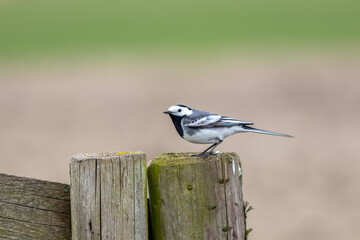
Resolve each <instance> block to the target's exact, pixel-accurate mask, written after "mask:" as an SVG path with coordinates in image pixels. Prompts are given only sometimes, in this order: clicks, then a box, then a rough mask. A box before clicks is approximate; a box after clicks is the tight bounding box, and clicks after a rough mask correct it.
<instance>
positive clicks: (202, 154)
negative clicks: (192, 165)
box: [190, 151, 220, 157]
mask: <svg viewBox="0 0 360 240" xmlns="http://www.w3.org/2000/svg"><path fill="white" fill-rule="evenodd" d="M218 154H220V152H219V151H216V152H207V153H200V154H191V155H190V156H191V157H208V156H210V155H218Z"/></svg>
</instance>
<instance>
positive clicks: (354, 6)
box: [0, 0, 360, 59]
mask: <svg viewBox="0 0 360 240" xmlns="http://www.w3.org/2000/svg"><path fill="white" fill-rule="evenodd" d="M359 15H360V1H358V0H342V1H331V0H330V1H329V0H313V1H285V0H272V1H267V0H257V1H248V0H246V1H221V2H220V1H217V0H207V1H201V0H198V1H192V0H182V1H158V0H154V1H145V0H138V1H112V0H110V1H99V0H94V1H84V0H63V1H45V0H35V1H15V2H14V1H0V59H3V58H5V59H9V58H13V57H19V56H20V57H25V56H28V57H32V56H34V55H35V56H37V55H46V56H53V55H55V54H56V55H64V54H67V53H69V52H70V53H71V54H74V53H84V52H85V53H86V52H88V51H91V52H96V51H100V52H103V51H107V52H114V51H116V50H117V51H134V50H135V51H138V52H141V51H153V50H154V49H155V51H159V50H163V51H164V50H168V49H172V50H174V49H176V50H177V51H179V52H183V51H186V52H193V51H205V52H206V51H216V50H218V49H224V48H225V49H231V48H233V47H241V48H244V47H249V46H250V47H251V46H255V48H256V47H259V46H262V47H265V48H269V47H270V48H272V47H278V46H283V45H289V46H293V45H299V44H301V45H310V46H313V45H314V44H315V45H316V46H317V47H318V48H324V47H325V46H327V47H329V46H330V47H334V45H335V46H336V47H339V45H338V44H339V43H340V44H343V46H342V47H343V48H346V46H344V43H346V44H345V45H354V44H357V43H358V42H359V40H360V30H359V29H360V21H359Z"/></svg>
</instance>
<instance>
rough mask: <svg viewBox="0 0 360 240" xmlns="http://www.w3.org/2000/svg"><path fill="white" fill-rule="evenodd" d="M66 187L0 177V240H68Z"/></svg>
mask: <svg viewBox="0 0 360 240" xmlns="http://www.w3.org/2000/svg"><path fill="white" fill-rule="evenodd" d="M70 238H71V224H70V188H69V185H66V184H61V183H55V182H48V181H42V180H36V179H30V178H24V177H17V176H10V175H6V174H0V239H54V240H57V239H70Z"/></svg>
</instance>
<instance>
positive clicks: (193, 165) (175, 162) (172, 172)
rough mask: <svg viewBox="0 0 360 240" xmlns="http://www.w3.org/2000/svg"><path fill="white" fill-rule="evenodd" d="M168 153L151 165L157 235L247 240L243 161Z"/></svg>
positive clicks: (225, 156)
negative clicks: (242, 176) (242, 174)
mask: <svg viewBox="0 0 360 240" xmlns="http://www.w3.org/2000/svg"><path fill="white" fill-rule="evenodd" d="M190 155H191V154H190V153H166V154H161V155H159V156H158V157H156V158H155V159H154V160H153V161H152V162H151V164H150V166H149V168H148V182H149V194H150V211H151V224H152V233H153V238H154V239H234V238H236V239H244V238H245V226H244V208H243V198H242V189H241V169H240V168H239V167H237V166H240V159H239V157H238V156H237V155H236V153H222V154H219V155H213V156H208V157H192V156H190Z"/></svg>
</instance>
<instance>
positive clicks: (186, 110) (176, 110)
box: [168, 105, 193, 117]
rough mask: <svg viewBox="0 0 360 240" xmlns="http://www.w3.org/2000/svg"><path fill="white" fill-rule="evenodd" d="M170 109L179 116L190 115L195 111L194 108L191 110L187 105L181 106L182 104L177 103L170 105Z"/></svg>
mask: <svg viewBox="0 0 360 240" xmlns="http://www.w3.org/2000/svg"><path fill="white" fill-rule="evenodd" d="M168 110H169V111H170V112H171V114H172V115H175V116H179V117H182V116H188V115H190V114H191V113H192V112H193V110H191V109H189V108H187V107H181V106H177V105H175V106H171V107H169V109H168Z"/></svg>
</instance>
